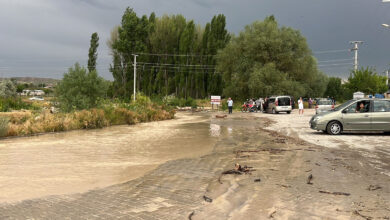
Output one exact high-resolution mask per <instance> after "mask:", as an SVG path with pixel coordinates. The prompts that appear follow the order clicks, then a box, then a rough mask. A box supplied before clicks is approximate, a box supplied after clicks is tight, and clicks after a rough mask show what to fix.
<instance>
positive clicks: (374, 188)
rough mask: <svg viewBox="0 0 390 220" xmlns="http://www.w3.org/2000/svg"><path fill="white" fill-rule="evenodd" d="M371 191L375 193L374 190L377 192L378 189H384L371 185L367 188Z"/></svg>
mask: <svg viewBox="0 0 390 220" xmlns="http://www.w3.org/2000/svg"><path fill="white" fill-rule="evenodd" d="M367 189H368V190H369V191H374V190H377V189H382V187H381V186H378V185H370V186H368V188H367Z"/></svg>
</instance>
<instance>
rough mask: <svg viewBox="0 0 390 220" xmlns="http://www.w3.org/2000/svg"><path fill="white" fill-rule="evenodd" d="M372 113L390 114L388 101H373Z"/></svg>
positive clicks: (389, 102)
mask: <svg viewBox="0 0 390 220" xmlns="http://www.w3.org/2000/svg"><path fill="white" fill-rule="evenodd" d="M374 112H390V101H389V100H374Z"/></svg>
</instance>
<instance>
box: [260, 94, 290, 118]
mask: <svg viewBox="0 0 390 220" xmlns="http://www.w3.org/2000/svg"><path fill="white" fill-rule="evenodd" d="M291 104H292V99H291V97H290V96H272V97H270V98H268V99H267V103H266V105H265V106H266V109H264V111H265V112H268V113H272V114H278V113H279V112H287V114H290V113H291V110H292V107H291Z"/></svg>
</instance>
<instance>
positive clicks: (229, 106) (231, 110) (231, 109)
mask: <svg viewBox="0 0 390 220" xmlns="http://www.w3.org/2000/svg"><path fill="white" fill-rule="evenodd" d="M227 104H228V109H229V114H232V113H233V100H232V98H230V97H229V99H228V101H227Z"/></svg>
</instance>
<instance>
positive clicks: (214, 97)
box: [211, 95, 221, 105]
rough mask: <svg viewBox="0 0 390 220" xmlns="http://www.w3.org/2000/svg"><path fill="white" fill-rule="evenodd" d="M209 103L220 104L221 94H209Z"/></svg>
mask: <svg viewBox="0 0 390 220" xmlns="http://www.w3.org/2000/svg"><path fill="white" fill-rule="evenodd" d="M211 104H212V105H220V104H221V96H219V95H212V96H211Z"/></svg>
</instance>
